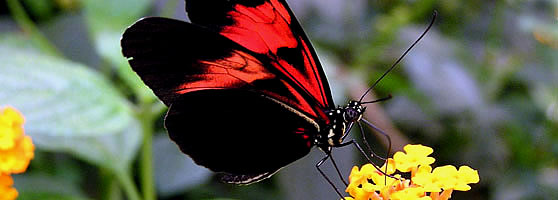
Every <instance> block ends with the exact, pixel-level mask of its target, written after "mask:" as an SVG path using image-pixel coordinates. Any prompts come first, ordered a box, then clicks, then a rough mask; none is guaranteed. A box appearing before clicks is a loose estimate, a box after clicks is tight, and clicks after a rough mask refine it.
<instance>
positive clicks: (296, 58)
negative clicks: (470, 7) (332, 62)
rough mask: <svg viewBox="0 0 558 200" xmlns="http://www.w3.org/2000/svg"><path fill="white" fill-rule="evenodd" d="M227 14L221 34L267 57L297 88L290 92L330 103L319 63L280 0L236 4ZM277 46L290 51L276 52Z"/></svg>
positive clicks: (320, 102)
mask: <svg viewBox="0 0 558 200" xmlns="http://www.w3.org/2000/svg"><path fill="white" fill-rule="evenodd" d="M228 15H229V17H231V18H232V19H233V21H234V23H233V24H232V25H228V26H224V27H223V29H222V30H221V32H220V34H221V35H223V36H225V37H227V38H229V39H231V40H232V41H234V42H236V43H238V44H240V45H242V46H244V47H245V48H247V49H248V50H251V51H253V52H255V53H258V54H262V55H266V56H267V57H268V58H270V59H271V60H272V66H273V68H275V69H277V70H279V71H280V72H281V74H283V75H284V76H285V77H283V78H287V79H290V81H292V83H291V84H294V85H295V86H296V87H297V88H298V89H299V90H295V91H293V92H295V93H306V94H307V95H309V96H310V97H311V98H313V99H312V100H304V98H302V97H301V98H300V99H301V100H304V101H310V102H311V104H314V103H317V104H318V105H319V106H320V107H321V108H327V107H329V106H330V104H333V102H329V101H330V99H329V98H328V97H329V96H330V94H328V93H329V89H325V88H324V84H326V85H327V81H326V80H322V78H321V75H320V71H319V70H320V69H318V68H321V66H318V65H319V63H317V61H316V60H315V58H314V57H313V56H314V55H313V54H312V50H311V49H310V46H309V45H310V44H307V42H306V41H305V39H304V38H303V36H301V35H300V34H304V33H303V32H302V30H301V29H300V28H298V26H295V28H296V30H298V32H296V33H295V32H293V26H294V25H293V22H292V21H291V20H293V19H294V18H293V17H292V16H291V14H290V12H289V11H288V8H286V7H285V5H284V4H283V3H281V2H279V1H278V0H269V1H265V2H264V3H263V4H261V5H258V6H255V7H250V6H246V5H242V4H236V5H235V6H234V8H233V10H232V11H230V12H228ZM297 25H298V24H297ZM280 50H283V51H285V52H287V51H288V52H290V54H279V53H278V52H279V51H280ZM326 90H327V92H326ZM299 96H300V95H299ZM305 103H306V102H305ZM305 103H299V104H305ZM306 104H307V103H306ZM308 108H309V107H306V106H303V109H304V111H306V112H312V111H310V110H308ZM318 117H319V116H318Z"/></svg>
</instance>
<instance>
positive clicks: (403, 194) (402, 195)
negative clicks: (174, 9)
mask: <svg viewBox="0 0 558 200" xmlns="http://www.w3.org/2000/svg"><path fill="white" fill-rule="evenodd" d="M391 199H392V200H417V199H420V200H431V198H430V197H428V196H426V192H425V191H424V189H423V188H420V187H415V188H405V189H403V190H400V191H396V192H394V193H393V194H391Z"/></svg>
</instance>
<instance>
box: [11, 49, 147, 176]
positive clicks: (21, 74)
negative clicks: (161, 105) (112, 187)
mask: <svg viewBox="0 0 558 200" xmlns="http://www.w3.org/2000/svg"><path fill="white" fill-rule="evenodd" d="M0 60H1V61H2V62H1V63H0V86H1V87H0V105H6V104H7V105H11V106H13V107H16V108H17V109H19V110H20V111H21V112H22V113H23V115H24V116H25V119H26V123H25V131H26V133H27V134H29V135H30V136H31V137H32V138H33V142H34V143H35V144H36V145H37V147H38V148H42V149H45V150H53V151H61V152H67V153H71V154H75V155H77V156H79V157H80V158H82V159H84V160H87V161H90V162H92V163H93V164H96V165H101V166H104V167H107V168H112V169H123V168H125V167H126V166H127V164H128V163H129V161H130V160H131V159H132V158H133V155H134V153H135V151H136V149H137V146H138V145H139V143H140V138H141V136H140V130H139V129H140V128H139V125H138V122H137V121H136V119H135V118H134V113H133V112H132V109H131V106H130V104H129V103H128V101H127V100H126V99H125V98H124V97H123V96H122V95H120V94H119V93H118V91H117V90H116V89H115V88H114V87H113V86H112V85H111V84H110V82H108V81H107V80H106V79H105V78H104V77H102V76H101V75H100V74H98V73H97V72H95V71H93V70H91V69H89V68H87V67H85V66H83V65H81V64H77V63H73V62H69V61H65V60H61V59H58V58H54V57H49V56H45V55H42V54H39V53H36V52H32V51H28V50H23V49H19V48H13V47H8V46H7V45H3V46H0Z"/></svg>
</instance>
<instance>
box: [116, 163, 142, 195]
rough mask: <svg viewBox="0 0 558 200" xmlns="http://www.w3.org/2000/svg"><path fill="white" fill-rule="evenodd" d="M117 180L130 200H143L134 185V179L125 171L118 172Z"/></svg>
mask: <svg viewBox="0 0 558 200" xmlns="http://www.w3.org/2000/svg"><path fill="white" fill-rule="evenodd" d="M115 175H116V178H117V179H118V181H119V182H120V184H121V185H122V187H123V188H124V192H125V193H126V196H127V197H128V199H129V200H141V197H140V195H139V192H138V189H137V188H136V186H135V185H134V181H133V180H132V177H130V175H129V174H128V173H126V172H125V171H122V170H121V171H116V173H115Z"/></svg>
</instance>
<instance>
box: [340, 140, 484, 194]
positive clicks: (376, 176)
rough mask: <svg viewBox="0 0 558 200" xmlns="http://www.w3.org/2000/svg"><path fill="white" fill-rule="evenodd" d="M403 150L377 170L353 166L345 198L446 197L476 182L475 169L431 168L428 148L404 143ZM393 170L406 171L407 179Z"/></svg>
mask: <svg viewBox="0 0 558 200" xmlns="http://www.w3.org/2000/svg"><path fill="white" fill-rule="evenodd" d="M403 149H404V150H405V152H406V153H403V152H396V153H395V154H394V155H393V159H392V158H389V159H388V162H387V163H386V164H384V166H382V167H381V168H379V169H381V171H380V170H378V169H376V168H375V167H374V166H373V165H372V164H365V165H363V166H362V167H361V168H360V170H359V168H358V167H357V166H355V167H353V169H352V171H351V175H350V176H349V185H348V186H347V189H346V192H348V193H349V194H350V195H351V196H352V197H346V198H345V200H370V199H371V200H387V199H391V200H411V199H412V200H415V199H420V200H446V199H449V198H450V197H451V193H452V191H453V190H459V191H467V190H470V189H471V187H470V186H469V185H468V184H471V183H478V182H479V175H478V172H477V171H476V170H474V169H472V168H470V167H468V166H461V167H459V169H457V168H456V167H454V166H451V165H446V166H442V167H436V168H434V169H432V167H431V166H430V165H431V164H432V163H434V161H435V160H434V158H432V157H428V155H430V154H431V153H432V152H433V150H432V148H430V147H426V146H422V145H407V146H405V147H404V148H403ZM386 165H387V167H386ZM397 171H399V172H402V173H410V174H411V176H410V177H411V178H410V179H406V178H403V177H402V174H396V172H397ZM386 174H387V175H389V176H386Z"/></svg>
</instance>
